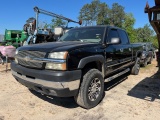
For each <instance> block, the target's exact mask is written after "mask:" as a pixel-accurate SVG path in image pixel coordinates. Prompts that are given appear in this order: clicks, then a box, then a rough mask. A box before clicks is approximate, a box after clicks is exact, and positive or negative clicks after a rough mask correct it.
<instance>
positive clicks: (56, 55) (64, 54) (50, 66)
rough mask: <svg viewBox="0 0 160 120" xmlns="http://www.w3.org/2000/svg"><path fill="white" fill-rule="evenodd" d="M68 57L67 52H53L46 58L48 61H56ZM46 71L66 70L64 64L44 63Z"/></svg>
mask: <svg viewBox="0 0 160 120" xmlns="http://www.w3.org/2000/svg"><path fill="white" fill-rule="evenodd" d="M67 55H68V52H67V51H64V52H53V53H49V55H48V58H50V59H56V60H66V58H67ZM45 68H46V69H52V70H66V62H64V63H63V62H56V63H54V62H48V63H46V67H45Z"/></svg>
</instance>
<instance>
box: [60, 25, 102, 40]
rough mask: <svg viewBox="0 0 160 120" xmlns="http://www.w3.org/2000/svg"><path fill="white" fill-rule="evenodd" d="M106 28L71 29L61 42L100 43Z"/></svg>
mask: <svg viewBox="0 0 160 120" xmlns="http://www.w3.org/2000/svg"><path fill="white" fill-rule="evenodd" d="M104 30H105V28H104V27H89V28H78V29H71V30H69V31H68V32H67V33H65V34H64V35H63V36H62V37H61V38H60V39H59V41H81V42H94V43H99V42H101V41H102V39H103V35H104Z"/></svg>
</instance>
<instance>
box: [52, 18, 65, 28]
mask: <svg viewBox="0 0 160 120" xmlns="http://www.w3.org/2000/svg"><path fill="white" fill-rule="evenodd" d="M64 25H66V22H65V21H64V20H62V19H60V18H53V19H52V23H51V24H50V27H51V28H54V27H57V26H64Z"/></svg>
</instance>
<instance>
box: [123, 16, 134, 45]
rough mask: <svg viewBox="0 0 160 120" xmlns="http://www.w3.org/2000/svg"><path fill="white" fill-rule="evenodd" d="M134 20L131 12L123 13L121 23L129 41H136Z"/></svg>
mask: <svg viewBox="0 0 160 120" xmlns="http://www.w3.org/2000/svg"><path fill="white" fill-rule="evenodd" d="M135 21H136V20H135V18H134V17H133V14H132V13H129V14H125V17H124V22H123V23H122V28H123V29H124V30H126V31H127V33H128V36H129V38H130V42H131V43H134V42H137V39H136V32H135V30H134V23H135Z"/></svg>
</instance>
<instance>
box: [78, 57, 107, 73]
mask: <svg viewBox="0 0 160 120" xmlns="http://www.w3.org/2000/svg"><path fill="white" fill-rule="evenodd" d="M95 61H99V62H101V63H102V75H103V76H104V75H105V58H104V56H102V55H93V56H88V57H85V58H82V59H81V60H80V62H79V64H78V69H82V68H84V66H85V65H86V64H88V63H90V62H95Z"/></svg>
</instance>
